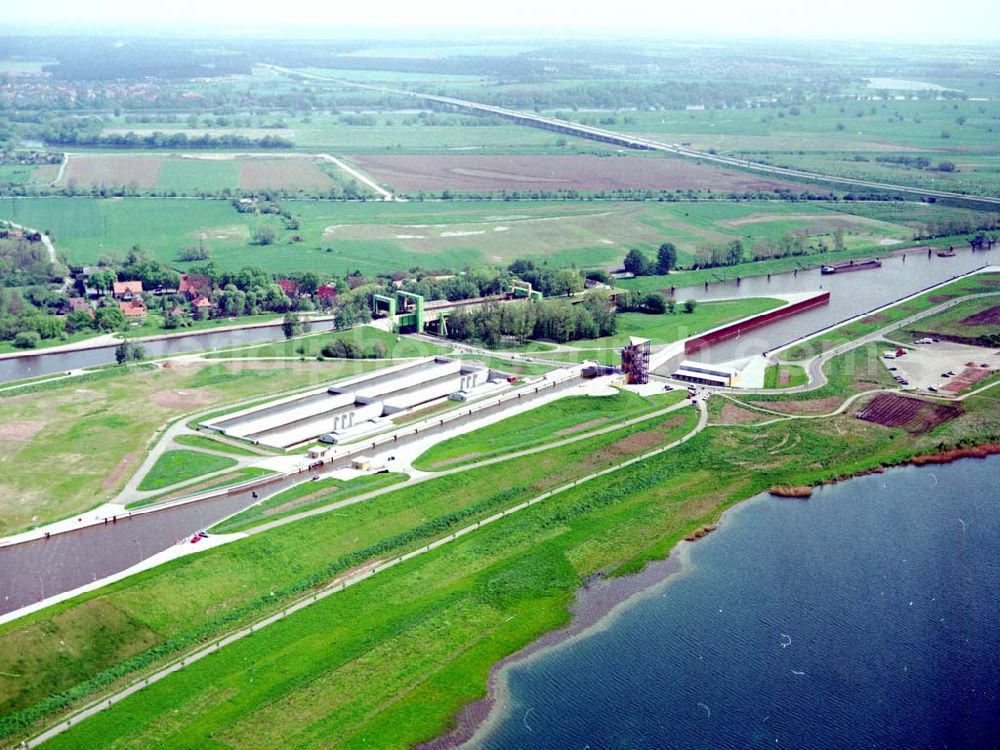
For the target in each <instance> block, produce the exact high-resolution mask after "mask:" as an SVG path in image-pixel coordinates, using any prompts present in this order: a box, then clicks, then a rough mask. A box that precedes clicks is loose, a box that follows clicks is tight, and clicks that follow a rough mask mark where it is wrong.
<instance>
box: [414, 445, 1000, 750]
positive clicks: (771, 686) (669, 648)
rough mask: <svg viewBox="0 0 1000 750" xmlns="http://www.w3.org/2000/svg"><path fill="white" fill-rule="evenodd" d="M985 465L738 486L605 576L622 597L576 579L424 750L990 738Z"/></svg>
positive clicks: (992, 647)
mask: <svg viewBox="0 0 1000 750" xmlns="http://www.w3.org/2000/svg"><path fill="white" fill-rule="evenodd" d="M998 477H1000V457H997V456H994V457H992V458H988V459H985V460H962V461H958V462H956V463H951V464H948V465H944V466H940V465H937V466H925V467H914V466H906V467H900V468H894V469H890V470H888V471H887V472H885V473H879V474H871V475H867V476H862V477H856V478H853V479H850V480H848V481H845V482H842V483H839V484H836V485H831V486H826V487H822V488H819V489H817V490H816V491H815V492H814V493H813V495H812V497H811V498H810V499H809V500H807V501H801V500H782V499H778V498H774V497H771V496H769V495H759V496H757V497H755V498H752V499H751V500H749V501H747V502H745V503H742V504H741V505H739V506H737V507H736V508H734V509H732V510H730V511H729V512H728V513H727V514H726V515H725V517H724V519H723V522H722V525H721V529H720V531H719V532H718V533H715V534H712V535H710V536H709V537H707V538H706V539H704V540H703V541H699V542H698V543H696V544H687V543H682V544H681V545H680V547H679V548H677V549H676V550H675V552H674V554H673V555H672V556H671V558H670V559H669V560H667V561H665V562H662V563H657V564H654V565H651V566H649V567H648V568H647V569H646V571H644V572H643V574H641V575H640V576H637V577H635V578H633V579H630V580H632V581H633V582H634V584H635V585H634V587H632V588H631V589H630V587H629V586H628V585H627V584H621V583H619V582H617V581H612V582H609V583H608V585H609V586H615V587H617V588H618V589H619V590H620V591H621V592H624V593H625V594H627V596H626V597H624V598H623V599H620V600H619V601H617V602H614V603H613V606H611V607H607V608H605V609H606V614H605V615H604V616H603V617H599V618H595V617H594V615H593V612H592V611H590V610H591V608H592V605H593V603H594V602H595V601H599V600H600V596H595V595H594V594H593V593H592V591H591V590H589V589H585V590H584V591H582V592H581V593H580V597H579V599H578V610H579V611H580V613H581V616H580V618H578V621H575V622H574V624H573V625H571V626H570V628H568V629H567V630H565V631H560V632H559V633H556V634H550V635H549V636H546V637H545V638H543V639H542V640H541V641H539V642H538V644H535V645H533V646H530V647H529V648H528V649H526V650H525V651H523V652H522V653H521V654H519V655H517V656H515V657H513V658H511V659H508V660H506V662H505V663H504V666H503V667H502V668H500V669H499V670H498V671H495V672H494V673H493V675H492V678H491V683H490V685H491V689H490V698H489V699H487V700H486V701H483V702H480V703H479V704H474V705H473V706H472V707H470V708H469V709H468V710H467V711H466V712H465V714H464V715H463V717H462V719H460V721H459V730H458V732H457V733H456V734H454V735H452V736H451V737H449V738H443V739H441V740H438V741H436V742H434V743H432V744H430V745H428V746H426V747H434V748H444V747H456V746H459V745H460V746H462V747H469V748H477V749H479V748H481V749H483V750H493V749H495V748H507V747H584V746H587V745H589V746H590V747H618V746H630V747H631V746H634V747H656V748H674V747H676V748H686V747H727V748H728V747H732V748H737V747H755V746H762V745H764V744H766V745H769V746H773V745H775V744H778V745H779V746H786V747H787V746H793V747H817V748H839V747H844V746H855V747H857V746H874V747H945V746H948V747H986V746H989V744H990V740H991V738H995V737H997V736H1000V719H998V718H997V717H998V716H1000V711H998V709H1000V678H998V677H997V675H998V674H1000V656H998V654H1000V636H998V635H997V633H996V631H995V629H994V628H993V626H992V623H993V622H995V618H996V616H997V615H998V605H997V604H996V602H997V601H1000V563H997V561H996V559H995V556H994V555H993V554H992V550H994V549H995V547H996V544H997V543H998V542H1000V503H998V500H1000V498H998V497H997V495H996V492H995V487H996V482H997V479H998ZM790 540H794V543H789V541H790ZM680 570H683V575H677V573H678V571H680ZM651 572H652V575H653V577H654V578H656V577H658V580H657V581H656V582H655V583H653V584H652V585H649V584H648V583H647V581H648V576H649V575H650V574H651ZM603 585H604V584H598V586H603ZM581 623H582V627H581Z"/></svg>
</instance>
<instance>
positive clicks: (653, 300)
mask: <svg viewBox="0 0 1000 750" xmlns="http://www.w3.org/2000/svg"><path fill="white" fill-rule="evenodd" d="M643 307H644V308H645V309H646V312H648V313H650V314H651V315H662V314H663V313H665V312H666V311H667V301H666V300H665V299H664V298H663V296H662V295H660V294H647V295H646V299H645V300H644V302H643Z"/></svg>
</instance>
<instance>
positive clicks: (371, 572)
mask: <svg viewBox="0 0 1000 750" xmlns="http://www.w3.org/2000/svg"><path fill="white" fill-rule="evenodd" d="M684 406H686V403H681V404H676V405H675V406H673V407H670V408H669V409H667V410H665V411H674V410H676V409H679V408H681V407H684ZM697 408H698V410H699V414H698V423H697V425H696V426H695V427H694V429H693V430H691V432H689V433H688V434H686V435H684V436H683V437H682V438H680V439H678V440H675V441H673V442H672V443H669V444H667V445H664V446H661V447H660V448H656V449H654V450H651V451H648V452H646V453H643V454H642V455H640V456H636V457H634V458H630V459H628V460H626V461H623V462H621V463H619V464H616V465H614V466H611V467H608V468H606V469H602V470H601V471H596V472H594V473H592V474H588V475H586V476H583V477H580V478H579V479H575V480H573V481H572V482H567V483H566V484H564V485H561V486H559V487H555V488H553V489H551V490H548V491H546V492H543V493H542V494H540V495H536V496H535V497H533V498H531V499H530V500H526V501H524V502H522V503H520V504H518V505H515V506H513V507H511V508H507V509H506V510H503V511H501V512H499V513H496V514H494V515H492V516H490V517H488V518H484V519H482V520H480V521H477V522H476V523H474V524H470V525H468V526H465V527H464V528H461V529H459V530H458V531H456V532H454V533H452V534H448V535H447V536H444V537H441V538H439V539H437V540H435V541H433V542H431V543H429V544H427V545H425V546H423V547H419V548H417V549H415V550H413V551H411V552H407V553H405V554H403V555H400V556H399V557H395V558H392V559H389V560H376V561H374V562H372V563H370V564H368V565H366V566H364V567H362V568H361V569H359V570H357V571H355V572H353V573H351V574H347V575H344V576H340V577H338V578H335V579H334V580H333V581H331V582H330V583H329V584H327V585H326V586H325V587H324V588H323V589H321V590H320V591H317V592H315V593H310V594H308V595H306V596H304V597H302V598H301V599H299V600H297V601H295V602H293V603H291V604H289V605H288V606H287V607H285V608H284V609H282V610H281V611H280V612H276V613H275V614H273V615H270V616H268V617H265V618H263V619H261V620H258V621H257V622H255V623H253V624H252V625H248V626H247V627H245V628H242V629H240V630H238V631H236V632H234V633H230V634H228V635H226V636H224V637H222V638H220V639H218V640H216V641H213V642H212V643H210V644H209V645H207V646H204V647H203V648H200V649H198V650H197V651H194V652H192V653H190V654H187V655H185V656H184V657H181V658H180V659H178V660H176V661H174V662H173V663H171V664H169V665H168V666H166V667H164V668H163V669H160V670H158V671H156V672H154V673H152V674H150V675H149V676H148V677H144V678H142V679H140V680H137V681H136V682H134V683H132V684H131V685H129V686H128V687H126V688H124V689H122V690H119V691H118V692H116V693H113V694H112V695H108V696H104V697H102V698H101V699H100V700H98V701H96V702H94V703H91V704H90V705H88V706H85V707H84V708H82V709H81V710H80V711H78V712H77V713H75V714H73V715H72V716H70V717H69V718H67V719H64V720H61V721H60V722H59V723H58V724H56V725H55V726H53V727H51V728H50V729H48V730H46V731H44V732H42V733H41V734H38V735H36V736H35V737H33V738H31V739H30V740H28V741H27V742H25V743H24V745H23V747H38V746H39V745H41V744H42V743H44V742H46V741H47V740H50V739H52V738H53V737H55V736H57V735H60V734H62V733H63V732H66V731H68V730H69V729H71V728H72V727H74V726H76V725H77V724H79V723H80V722H82V721H86V720H87V719H88V718H90V717H91V716H94V715H95V714H98V713H100V712H102V711H105V710H107V709H109V708H111V707H112V706H113V705H115V704H116V703H120V702H121V701H123V700H125V699H126V698H128V697H129V696H131V695H133V694H135V693H137V692H139V691H140V690H142V689H143V688H145V687H147V686H148V685H152V684H155V683H157V682H159V681H160V680H163V679H165V678H167V677H169V676H170V675H171V674H173V673H174V672H177V671H179V670H181V669H183V668H184V667H186V666H188V665H189V664H193V663H194V662H196V661H199V660H201V659H204V658H205V657H206V656H209V655H210V654H213V653H215V652H216V651H218V650H219V649H220V648H222V647H224V646H228V645H229V644H231V643H235V642H236V641H239V640H242V639H243V638H246V637H247V636H248V635H251V634H252V633H255V632H257V631H259V630H261V629H262V628H266V627H268V626H269V625H272V624H274V623H276V622H280V621H281V620H284V619H285V618H286V617H288V616H289V615H291V614H293V613H295V612H298V611H299V610H301V609H304V608H305V607H308V606H310V605H311V604H315V603H316V602H317V601H320V600H321V599H326V598H327V597H330V596H333V595H335V594H337V593H340V592H341V591H343V590H344V589H346V588H348V587H350V586H354V585H357V584H359V583H361V582H362V581H365V580H367V579H369V578H371V577H372V576H375V575H378V574H379V573H381V572H383V571H385V570H388V569H390V568H393V567H395V566H397V565H400V564H402V563H405V562H406V561H408V560H412V559H413V558H415V557H420V556H421V555H425V554H427V553H429V552H431V551H433V550H435V549H438V548H439V547H443V546H445V545H447V544H450V543H452V542H454V541H455V540H457V539H460V538H462V537H463V536H465V535H466V534H471V533H473V532H475V531H478V530H479V529H481V528H483V527H484V526H489V525H490V524H493V523H496V522H498V521H501V520H503V519H504V518H506V517H507V516H510V515H513V514H515V513H520V512H521V511H522V510H526V509H528V508H530V507H532V506H533V505H537V504H538V503H541V502H544V501H545V500H548V499H549V498H551V497H553V496H555V495H558V494H560V493H562V492H565V491H566V490H569V489H572V488H574V487H576V486H578V485H581V484H584V483H586V482H589V481H592V480H594V479H597V478H598V477H602V476H606V475H608V474H612V473H614V472H616V471H619V470H621V469H623V468H626V467H628V466H632V465H633V464H636V463H638V462H640V461H645V460H647V459H649V458H652V457H653V456H657V455H660V454H661V453H665V452H667V451H669V450H673V449H674V448H676V447H677V446H679V445H682V444H683V443H686V442H687V441H688V440H690V439H691V438H693V437H694V436H695V435H697V434H699V433H700V432H702V431H703V430H704V429H705V428H706V427H707V426H708V409H707V408H706V406H705V404H704V402H702V401H699V402H698V407H697ZM648 418H649V416H648V415H647V416H646V417H644V419H648ZM547 447H551V446H546V448H547Z"/></svg>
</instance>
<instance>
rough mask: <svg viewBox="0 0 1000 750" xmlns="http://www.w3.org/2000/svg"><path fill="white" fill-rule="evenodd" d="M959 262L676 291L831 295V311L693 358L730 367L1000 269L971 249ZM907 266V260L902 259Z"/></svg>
mask: <svg viewBox="0 0 1000 750" xmlns="http://www.w3.org/2000/svg"><path fill="white" fill-rule="evenodd" d="M955 253H956V254H955V257H953V258H939V257H938V256H937V255H936V254H931V256H930V257H929V258H928V257H927V253H926V252H922V253H921V252H916V253H907V254H906V255H905V256H904V255H897V256H890V257H887V258H883V259H882V267H881V268H875V269H871V270H868V271H854V272H853V273H842V274H831V275H829V276H824V275H822V274H821V273H820V272H819V269H818V268H816V269H812V270H809V271H799V272H798V273H794V272H792V273H782V274H774V275H772V276H771V277H770V279H768V277H767V276H754V277H752V278H748V279H743V280H742V281H741V282H740V283H737V282H736V281H735V280H733V281H725V282H716V283H714V284H710V285H709V286H708V289H707V290H706V289H705V287H704V285H702V286H695V287H685V288H680V289H677V291H676V297H677V299H678V300H681V301H683V300H686V299H695V300H703V299H718V298H720V297H767V296H769V295H774V294H782V293H788V292H808V291H814V290H817V289H825V290H828V291H829V292H830V302H829V304H827V305H822V306H820V307H815V308H813V309H812V310H807V311H806V312H803V313H799V314H798V315H793V316H791V317H789V318H785V319H782V320H781V321H780V322H776V323H772V324H771V325H768V326H764V327H763V328H758V329H757V330H755V331H752V332H751V333H749V334H747V335H745V336H741V337H740V338H737V339H731V340H729V341H723V342H721V343H719V344H716V345H715V346H712V347H709V348H707V349H703V350H702V351H700V352H698V353H697V354H695V355H694V356H693V358H694V359H699V360H701V361H705V362H726V361H729V360H733V359H739V358H742V357H750V356H754V355H758V354H760V353H761V352H765V351H771V350H772V349H776V348H777V347H778V346H781V345H782V344H785V343H787V342H789V341H791V340H792V339H795V338H798V337H799V336H805V335H807V334H809V333H813V332H814V331H817V330H819V329H821V328H824V327H826V326H829V325H832V324H834V323H838V322H840V321H842V320H844V319H846V318H851V317H854V316H855V315H860V314H861V313H864V312H867V311H869V310H871V309H872V308H874V307H878V306H880V305H885V304H888V303H890V302H894V301H896V300H898V299H899V298H900V297H905V296H907V295H910V294H913V293H915V292H918V291H920V290H922V289H925V288H926V287H928V286H931V285H934V284H939V283H941V282H943V281H947V280H948V279H951V278H953V277H955V276H959V275H962V274H965V273H968V272H969V271H973V270H975V269H977V268H981V267H982V266H985V265H990V264H991V263H1000V260H998V258H1000V254H998V253H997V251H996V250H993V251H989V250H987V251H976V252H973V251H972V250H970V249H969V248H968V247H962V248H956V251H955ZM904 257H905V258H906V260H903V258H904Z"/></svg>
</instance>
